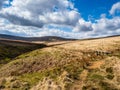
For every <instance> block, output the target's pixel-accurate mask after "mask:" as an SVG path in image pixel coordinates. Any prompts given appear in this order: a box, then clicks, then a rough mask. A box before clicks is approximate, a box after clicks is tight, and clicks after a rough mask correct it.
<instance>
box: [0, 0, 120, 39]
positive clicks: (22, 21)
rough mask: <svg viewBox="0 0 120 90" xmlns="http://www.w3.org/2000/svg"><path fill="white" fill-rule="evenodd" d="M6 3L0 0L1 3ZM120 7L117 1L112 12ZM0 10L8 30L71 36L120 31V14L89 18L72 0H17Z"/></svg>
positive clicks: (1, 27)
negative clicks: (80, 11) (50, 26)
mask: <svg viewBox="0 0 120 90" xmlns="http://www.w3.org/2000/svg"><path fill="white" fill-rule="evenodd" d="M23 2H24V3H23ZM2 3H3V1H0V6H2ZM68 7H70V8H71V10H68V9H67V8H68ZM118 8H119V7H118V5H116V4H114V5H113V7H112V9H111V10H110V12H111V14H114V13H115V12H116V10H119V9H118ZM0 13H1V14H0V16H1V17H2V18H0V33H4V34H11V35H18V36H34V37H39V36H54V35H56V36H61V37H70V38H91V37H101V36H107V35H116V34H120V17H119V16H118V17H117V16H114V17H112V18H111V19H108V18H107V17H106V15H105V14H102V15H101V18H100V19H98V20H96V22H95V23H92V22H91V21H85V20H84V19H83V18H82V17H80V13H79V12H78V11H77V10H76V9H75V8H74V5H73V4H72V3H71V2H69V1H68V0H36V1H33V0H14V1H13V3H12V6H11V7H8V8H3V9H2V10H1V11H0ZM3 18H4V19H3ZM9 21H10V22H9ZM48 25H52V26H58V27H67V28H68V27H69V28H70V29H71V31H67V30H66V31H65V30H61V29H60V28H49V27H46V26H48Z"/></svg>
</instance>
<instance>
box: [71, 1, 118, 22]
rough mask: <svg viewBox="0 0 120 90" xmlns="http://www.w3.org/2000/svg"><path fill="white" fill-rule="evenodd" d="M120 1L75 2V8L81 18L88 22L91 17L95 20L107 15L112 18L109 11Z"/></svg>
mask: <svg viewBox="0 0 120 90" xmlns="http://www.w3.org/2000/svg"><path fill="white" fill-rule="evenodd" d="M119 1H120V0H73V1H72V2H73V3H74V5H75V8H77V9H78V11H79V12H80V13H81V16H82V17H83V18H84V19H85V20H88V18H89V16H91V17H93V18H94V19H98V18H100V15H101V14H106V16H107V17H108V18H111V15H110V14H109V10H110V9H111V7H112V5H113V4H115V3H117V2H119Z"/></svg>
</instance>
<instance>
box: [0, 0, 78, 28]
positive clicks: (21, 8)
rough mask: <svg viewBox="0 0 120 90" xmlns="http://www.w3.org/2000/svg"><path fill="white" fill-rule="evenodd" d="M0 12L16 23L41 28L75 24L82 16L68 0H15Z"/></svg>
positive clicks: (2, 15)
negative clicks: (48, 25)
mask: <svg viewBox="0 0 120 90" xmlns="http://www.w3.org/2000/svg"><path fill="white" fill-rule="evenodd" d="M23 2H24V3H23ZM68 8H70V9H71V10H68ZM0 14H1V17H4V18H6V19H8V20H9V21H10V22H12V23H14V24H18V25H25V26H35V27H39V28H42V27H43V26H44V25H46V24H60V25H68V26H75V25H76V23H77V22H78V19H79V17H80V14H79V13H78V12H77V11H76V10H75V9H74V6H73V4H72V3H71V2H70V1H68V0H36V1H33V0H13V2H12V6H11V7H8V8H4V9H3V10H2V11H1V12H0Z"/></svg>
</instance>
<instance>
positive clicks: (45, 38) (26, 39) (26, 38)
mask: <svg viewBox="0 0 120 90" xmlns="http://www.w3.org/2000/svg"><path fill="white" fill-rule="evenodd" d="M0 38H2V39H11V40H24V41H50V42H51V41H67V40H75V39H67V38H62V37H57V36H44V37H19V36H12V35H6V34H0Z"/></svg>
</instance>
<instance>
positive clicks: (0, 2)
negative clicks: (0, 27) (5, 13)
mask: <svg viewBox="0 0 120 90" xmlns="http://www.w3.org/2000/svg"><path fill="white" fill-rule="evenodd" d="M4 1H5V0H0V9H1V8H2V4H3V2H4Z"/></svg>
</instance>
